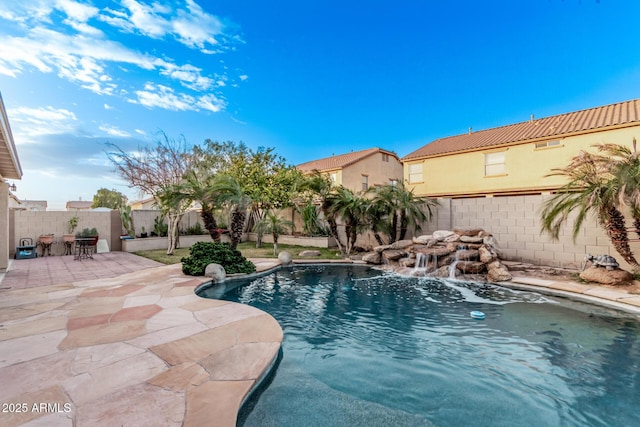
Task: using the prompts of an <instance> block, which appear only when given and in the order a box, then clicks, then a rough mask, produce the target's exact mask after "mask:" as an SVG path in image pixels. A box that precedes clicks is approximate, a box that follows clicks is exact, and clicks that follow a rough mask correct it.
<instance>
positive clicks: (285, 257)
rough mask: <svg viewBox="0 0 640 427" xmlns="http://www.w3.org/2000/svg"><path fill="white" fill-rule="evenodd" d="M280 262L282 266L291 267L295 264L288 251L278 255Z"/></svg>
mask: <svg viewBox="0 0 640 427" xmlns="http://www.w3.org/2000/svg"><path fill="white" fill-rule="evenodd" d="M278 260H279V261H280V262H281V263H282V265H289V264H291V263H292V262H293V258H292V257H291V254H290V253H289V252H287V251H282V252H280V253H279V254H278Z"/></svg>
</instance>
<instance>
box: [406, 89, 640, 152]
mask: <svg viewBox="0 0 640 427" xmlns="http://www.w3.org/2000/svg"><path fill="white" fill-rule="evenodd" d="M633 123H638V124H640V99H633V100H631V101H626V102H619V103H616V104H610V105H605V106H602V107H595V108H589V109H587V110H581V111H575V112H572V113H565V114H559V115H557V116H551V117H544V118H541V119H535V120H529V121H526V122H522V123H516V124H513V125H508V126H501V127H497V128H493V129H487V130H481V131H477V132H471V133H467V134H462V135H456V136H450V137H446V138H439V139H436V140H435V141H432V142H430V143H429V144H427V145H425V146H423V147H422V148H419V149H418V150H416V151H414V152H412V153H409V154H407V155H406V156H404V157H403V158H402V160H403V161H406V160H412V159H417V158H421V157H429V156H437V155H443V154H447V153H455V152H459V151H469V150H477V149H482V148H486V147H491V146H496V145H504V144H510V143H522V142H525V141H529V140H536V139H544V138H553V137H556V136H558V137H560V136H563V135H568V134H572V133H576V132H578V133H580V132H589V131H594V130H596V129H602V128H607V127H612V126H620V125H626V124H633Z"/></svg>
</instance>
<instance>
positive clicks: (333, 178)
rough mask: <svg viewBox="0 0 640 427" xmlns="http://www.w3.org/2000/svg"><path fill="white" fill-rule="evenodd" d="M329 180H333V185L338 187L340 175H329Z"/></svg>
mask: <svg viewBox="0 0 640 427" xmlns="http://www.w3.org/2000/svg"><path fill="white" fill-rule="evenodd" d="M329 179H330V180H331V183H332V184H333V185H336V184H337V183H338V174H337V173H336V172H334V173H330V174H329Z"/></svg>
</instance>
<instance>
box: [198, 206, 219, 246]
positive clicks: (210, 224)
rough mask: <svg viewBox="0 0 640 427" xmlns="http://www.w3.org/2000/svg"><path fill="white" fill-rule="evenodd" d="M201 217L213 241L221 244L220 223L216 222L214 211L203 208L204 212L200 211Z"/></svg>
mask: <svg viewBox="0 0 640 427" xmlns="http://www.w3.org/2000/svg"><path fill="white" fill-rule="evenodd" d="M200 217H201V218H202V222H204V228H206V229H207V231H208V232H209V235H210V236H211V238H212V239H213V241H214V242H218V243H220V233H219V232H218V223H217V222H216V218H215V216H213V211H212V210H211V209H207V208H205V207H204V206H203V207H202V211H200Z"/></svg>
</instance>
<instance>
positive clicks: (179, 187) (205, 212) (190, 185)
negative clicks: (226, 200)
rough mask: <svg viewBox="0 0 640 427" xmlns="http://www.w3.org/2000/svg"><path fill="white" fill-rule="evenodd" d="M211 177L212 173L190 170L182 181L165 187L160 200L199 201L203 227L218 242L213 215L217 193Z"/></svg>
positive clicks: (217, 230) (218, 237)
mask: <svg viewBox="0 0 640 427" xmlns="http://www.w3.org/2000/svg"><path fill="white" fill-rule="evenodd" d="M213 179H214V176H213V175H209V174H205V173H198V172H196V171H195V170H190V171H188V172H187V173H186V174H185V175H184V178H183V181H182V182H181V183H179V184H174V185H173V186H172V187H171V188H169V189H167V191H166V192H164V193H163V195H162V196H161V197H160V200H161V201H165V202H172V203H178V202H181V203H187V204H191V203H193V202H196V201H197V202H199V203H200V206H201V210H200V217H201V218H202V221H203V222H204V228H206V229H207V231H208V232H209V235H210V236H211V238H212V239H213V240H214V241H215V242H220V232H219V229H218V223H217V222H216V219H215V216H214V210H215V207H216V203H217V198H218V194H217V193H215V192H214V191H212V186H213Z"/></svg>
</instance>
